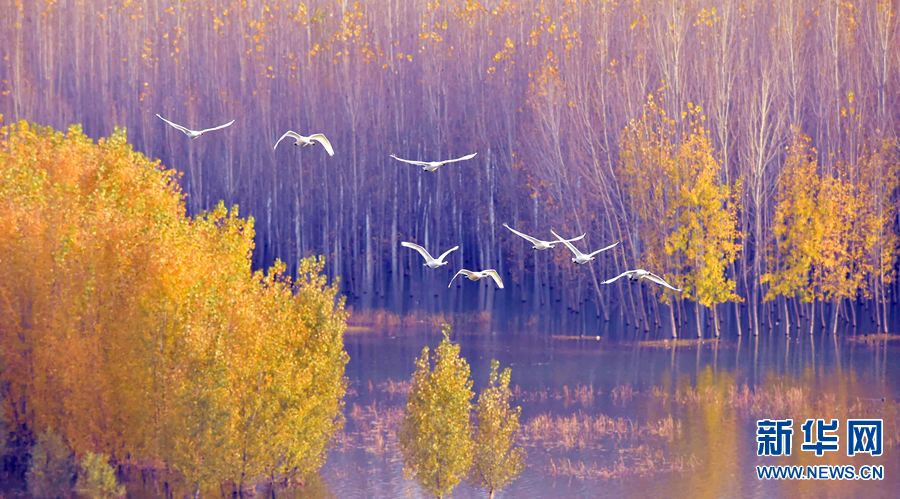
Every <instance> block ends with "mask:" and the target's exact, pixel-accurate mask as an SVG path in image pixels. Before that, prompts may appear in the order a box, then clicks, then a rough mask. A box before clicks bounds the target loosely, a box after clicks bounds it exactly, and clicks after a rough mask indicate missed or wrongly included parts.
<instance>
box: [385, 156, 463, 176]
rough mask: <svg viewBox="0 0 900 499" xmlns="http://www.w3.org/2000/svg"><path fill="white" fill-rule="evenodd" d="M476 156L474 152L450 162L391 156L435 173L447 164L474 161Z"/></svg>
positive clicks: (449, 160)
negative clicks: (414, 159)
mask: <svg viewBox="0 0 900 499" xmlns="http://www.w3.org/2000/svg"><path fill="white" fill-rule="evenodd" d="M476 154H478V153H477V152H473V153H472V154H469V155H468V156H463V157H461V158H456V159H448V160H444V161H413V160H411V159H403V158H398V157H397V156H394V155H393V154H391V157H392V158H394V159H396V160H397V161H402V162H404V163H409V164H411V165H418V166H421V167H422V169H423V170H425V171H429V172H433V171H435V170H437V169H438V167H440V166H443V165H446V164H447V163H455V162H457V161H465V160H467V159H472V158H474V157H475V155H476Z"/></svg>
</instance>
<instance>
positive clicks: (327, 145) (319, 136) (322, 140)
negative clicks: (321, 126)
mask: <svg viewBox="0 0 900 499" xmlns="http://www.w3.org/2000/svg"><path fill="white" fill-rule="evenodd" d="M309 140H315V141H316V142H318V143H319V144H322V147H324V148H325V150H326V151H328V155H329V156H334V149H332V148H331V142H328V139H326V138H325V135H323V134H321V133H314V134H312V135H310V136H309Z"/></svg>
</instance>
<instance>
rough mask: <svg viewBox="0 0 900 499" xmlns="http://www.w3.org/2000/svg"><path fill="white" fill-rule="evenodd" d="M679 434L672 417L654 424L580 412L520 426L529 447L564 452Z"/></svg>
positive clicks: (537, 418) (536, 419) (542, 416)
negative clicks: (608, 443)
mask: <svg viewBox="0 0 900 499" xmlns="http://www.w3.org/2000/svg"><path fill="white" fill-rule="evenodd" d="M680 432H681V422H680V421H675V420H673V419H672V416H671V415H670V416H668V417H667V418H666V419H663V420H660V421H657V422H654V423H645V424H638V423H636V422H635V421H634V420H632V419H630V418H622V417H617V418H615V417H609V416H606V415H604V414H599V415H596V416H592V415H590V414H585V413H584V412H582V411H578V412H577V413H575V414H573V415H571V416H555V417H554V416H551V415H550V413H544V414H539V415H537V416H535V417H534V418H533V419H531V420H529V421H528V422H527V423H526V424H525V425H524V426H523V427H522V434H523V435H522V436H523V438H524V440H525V441H526V442H527V443H529V444H530V445H533V446H536V447H541V448H543V449H545V450H551V449H562V450H566V451H569V450H590V449H599V448H601V447H602V445H601V443H602V442H603V441H604V440H609V441H610V442H611V443H612V444H614V445H619V443H620V442H622V441H637V440H641V439H647V438H650V437H653V436H659V437H663V438H664V439H667V440H671V439H672V438H674V437H675V436H676V435H678V434H680Z"/></svg>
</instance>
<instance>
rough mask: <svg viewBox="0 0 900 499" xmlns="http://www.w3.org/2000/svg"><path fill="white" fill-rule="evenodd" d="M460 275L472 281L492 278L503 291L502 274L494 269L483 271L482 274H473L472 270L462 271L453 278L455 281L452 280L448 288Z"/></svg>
mask: <svg viewBox="0 0 900 499" xmlns="http://www.w3.org/2000/svg"><path fill="white" fill-rule="evenodd" d="M459 274H463V275H465V276H466V277H468V278H469V280H470V281H477V280H478V279H481V278H484V277H487V276H491V277H493V278H494V282H496V283H497V287H498V288H500V289H503V281H501V280H500V274H498V273H497V271H496V270H494V269H487V270H482V271H481V272H472V271H471V270H466V269H461V270H460V271H459V272H457V273H456V275H455V276H453V279H450V284H448V285H447V287H448V288H449V287H450V285H451V284H453V280H454V279H456V276H457V275H459Z"/></svg>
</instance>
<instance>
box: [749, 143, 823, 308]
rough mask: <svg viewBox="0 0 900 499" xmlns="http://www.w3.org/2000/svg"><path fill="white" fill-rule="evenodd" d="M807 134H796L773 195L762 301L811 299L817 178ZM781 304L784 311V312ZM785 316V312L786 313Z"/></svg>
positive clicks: (814, 160) (815, 253) (817, 249)
mask: <svg viewBox="0 0 900 499" xmlns="http://www.w3.org/2000/svg"><path fill="white" fill-rule="evenodd" d="M817 170H818V164H817V162H816V159H815V150H814V149H813V148H812V146H811V145H810V140H809V137H807V136H805V135H803V134H800V133H796V134H795V135H794V138H793V142H792V144H791V146H790V147H789V149H788V152H787V158H786V159H785V163H784V170H783V173H782V175H781V178H780V179H779V182H778V190H777V191H776V195H775V216H774V220H773V222H772V229H771V231H772V232H771V238H770V241H771V242H770V244H769V248H770V250H769V251H770V253H771V257H770V258H769V259H768V261H769V266H770V268H769V270H768V272H766V273H765V274H764V275H763V276H762V278H761V282H763V283H766V284H768V291H767V292H766V295H765V298H764V299H765V300H766V301H770V300H774V299H775V297H776V296H779V295H780V296H783V297H785V298H797V299H800V300H801V301H804V302H811V301H813V299H814V297H815V295H814V290H813V286H812V284H813V283H812V270H813V261H814V260H815V259H816V258H817V255H818V253H819V242H818V238H817V236H816V234H817V232H818V230H819V229H818V225H820V224H819V221H818V192H819V186H820V184H821V179H820V177H819V173H818V171H817ZM786 307H787V305H786V304H785V314H787V308H786ZM786 316H787V315H786Z"/></svg>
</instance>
